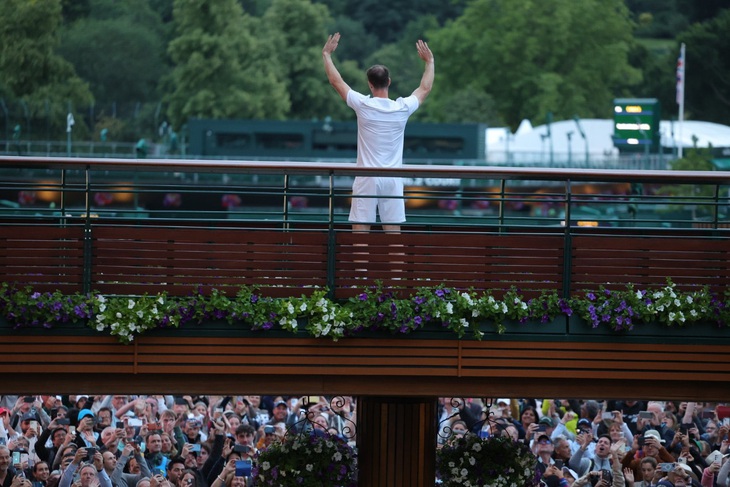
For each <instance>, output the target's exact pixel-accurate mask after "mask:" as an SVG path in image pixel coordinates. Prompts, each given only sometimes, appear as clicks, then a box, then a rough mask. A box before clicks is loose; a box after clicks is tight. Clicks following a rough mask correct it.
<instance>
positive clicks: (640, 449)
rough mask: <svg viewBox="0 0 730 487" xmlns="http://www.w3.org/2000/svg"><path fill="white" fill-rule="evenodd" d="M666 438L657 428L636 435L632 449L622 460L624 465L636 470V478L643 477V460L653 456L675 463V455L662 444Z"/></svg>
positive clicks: (657, 460) (662, 461) (661, 460)
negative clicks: (641, 434)
mask: <svg viewBox="0 0 730 487" xmlns="http://www.w3.org/2000/svg"><path fill="white" fill-rule="evenodd" d="M663 441H664V440H663V439H662V437H661V436H660V435H659V432H658V431H656V430H647V431H646V433H644V434H643V436H639V435H636V436H635V437H634V442H633V444H632V448H631V450H630V451H629V452H628V453H627V454H626V456H625V457H624V459H623V460H622V462H621V463H622V464H623V466H624V467H628V468H630V469H631V470H633V472H634V478H642V473H641V460H642V459H644V458H653V459H654V460H656V462H657V463H658V464H659V463H673V462H674V461H675V459H674V457H673V456H672V455H671V454H670V453H669V452H668V451H667V449H666V448H664V447H663V446H662V442H663Z"/></svg>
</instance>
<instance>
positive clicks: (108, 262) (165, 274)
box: [92, 227, 327, 297]
mask: <svg viewBox="0 0 730 487" xmlns="http://www.w3.org/2000/svg"><path fill="white" fill-rule="evenodd" d="M93 235H94V257H93V258H94V266H93V275H92V280H93V284H92V287H93V288H94V289H98V290H99V291H100V292H110V293H111V292H114V293H119V292H120V291H119V289H124V291H125V292H126V293H128V294H139V293H143V292H150V293H151V292H154V289H153V288H154V287H155V286H157V287H159V286H162V287H163V288H164V290H166V291H167V292H168V293H169V294H173V295H184V294H189V293H190V291H191V289H192V288H193V287H197V286H202V287H203V289H204V290H205V289H207V290H209V289H211V288H218V289H223V290H229V291H233V292H235V291H236V290H237V289H238V288H239V287H241V286H254V285H262V286H265V285H268V286H277V287H279V288H283V289H278V290H276V291H274V292H273V293H271V294H270V295H272V296H274V297H277V296H286V295H291V294H292V290H296V292H295V295H299V294H302V289H303V288H310V289H311V288H314V287H324V286H325V285H326V280H327V269H326V264H327V235H326V234H325V233H321V232H282V231H245V230H240V229H229V230H225V229H215V230H214V231H207V230H199V229H192V230H190V229H182V230H179V231H178V232H172V233H171V232H169V231H168V230H167V229H157V228H131V229H130V228H110V227H100V228H98V229H94V233H93ZM285 290H286V291H285Z"/></svg>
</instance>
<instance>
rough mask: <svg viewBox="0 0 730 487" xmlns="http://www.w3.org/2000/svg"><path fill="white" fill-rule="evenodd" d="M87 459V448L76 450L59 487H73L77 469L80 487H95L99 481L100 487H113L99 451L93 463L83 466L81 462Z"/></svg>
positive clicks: (95, 454)
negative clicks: (96, 481)
mask: <svg viewBox="0 0 730 487" xmlns="http://www.w3.org/2000/svg"><path fill="white" fill-rule="evenodd" d="M89 412H90V411H89ZM86 457H87V449H86V448H79V449H78V450H76V454H75V455H74V458H73V461H72V462H71V463H70V464H69V465H68V467H67V468H66V470H64V472H63V475H62V476H61V481H60V482H59V487H71V484H72V483H74V475H75V473H76V470H77V469H78V471H79V487H93V486H94V485H95V482H94V481H95V480H98V482H99V484H98V485H99V486H100V487H112V482H111V480H110V479H109V475H107V473H106V470H104V465H103V459H102V456H101V453H99V451H98V450H97V451H96V453H94V457H93V458H94V461H93V463H84V464H82V463H81V462H82V461H83V460H84V459H85V458H86Z"/></svg>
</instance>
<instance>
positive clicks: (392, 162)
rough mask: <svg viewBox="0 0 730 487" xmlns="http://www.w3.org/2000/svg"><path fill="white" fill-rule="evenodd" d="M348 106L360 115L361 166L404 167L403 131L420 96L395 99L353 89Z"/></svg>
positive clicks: (359, 157)
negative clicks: (374, 95) (365, 93)
mask: <svg viewBox="0 0 730 487" xmlns="http://www.w3.org/2000/svg"><path fill="white" fill-rule="evenodd" d="M347 106H349V107H350V108H352V109H353V110H355V113H356V114H357V165H358V166H361V167H400V166H401V165H402V164H403V132H404V130H405V128H406V122H407V121H408V117H410V116H411V114H412V113H413V112H415V111H416V110H417V109H418V98H416V97H415V96H413V95H411V96H409V97H407V98H398V99H397V100H395V101H394V100H391V99H389V98H374V97H371V96H365V95H363V94H361V93H358V92H357V91H354V90H350V91H349V92H348V93H347Z"/></svg>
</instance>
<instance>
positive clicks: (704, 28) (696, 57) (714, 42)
mask: <svg viewBox="0 0 730 487" xmlns="http://www.w3.org/2000/svg"><path fill="white" fill-rule="evenodd" d="M678 40H679V41H680V42H684V43H685V44H686V85H685V110H686V112H687V114H688V115H691V117H692V118H695V119H699V120H707V121H712V122H717V123H723V124H730V79H729V78H728V75H727V73H728V72H730V9H729V10H724V11H723V12H722V13H721V14H720V15H718V16H717V17H716V18H714V19H712V20H709V21H707V22H703V23H701V24H695V25H693V26H692V27H690V28H689V29H688V30H687V31H686V32H684V33H682V34H681V35H680V36H679V39H678ZM675 60H676V56H675Z"/></svg>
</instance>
